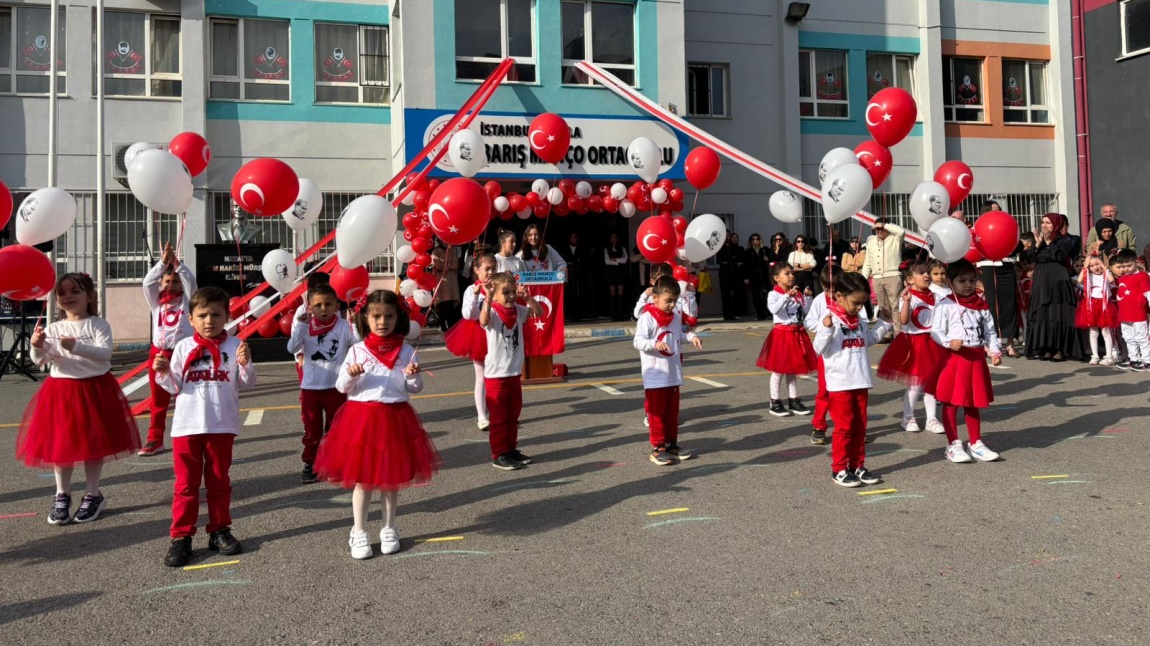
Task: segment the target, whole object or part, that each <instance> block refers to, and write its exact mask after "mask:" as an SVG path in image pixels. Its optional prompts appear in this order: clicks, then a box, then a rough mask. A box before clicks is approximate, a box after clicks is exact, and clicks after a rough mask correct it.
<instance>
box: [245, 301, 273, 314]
mask: <svg viewBox="0 0 1150 646" xmlns="http://www.w3.org/2000/svg"><path fill="white" fill-rule="evenodd" d="M271 306H272V300H271V299H270V298H268V297H267V296H256V297H254V298H252V300H251V301H249V302H248V316H249V317H251V318H252V319H258V318H259V317H261V316H263V315H264V313H265V312H267V311H268V310H269V309H271Z"/></svg>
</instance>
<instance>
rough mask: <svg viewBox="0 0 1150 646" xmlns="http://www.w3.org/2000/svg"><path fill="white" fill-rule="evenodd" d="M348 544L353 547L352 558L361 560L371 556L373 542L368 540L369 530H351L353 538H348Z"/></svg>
mask: <svg viewBox="0 0 1150 646" xmlns="http://www.w3.org/2000/svg"><path fill="white" fill-rule="evenodd" d="M347 544H348V546H349V547H351V558H353V559H357V560H360V561H362V560H364V559H369V558H371V555H372V554H371V543H369V542H368V541H367V532H357V531H355V530H354V529H353V530H351V538H349V539H347Z"/></svg>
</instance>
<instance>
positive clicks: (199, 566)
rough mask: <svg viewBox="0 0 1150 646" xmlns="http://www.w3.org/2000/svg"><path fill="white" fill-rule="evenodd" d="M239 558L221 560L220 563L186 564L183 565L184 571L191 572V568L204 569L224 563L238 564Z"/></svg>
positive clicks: (220, 565)
mask: <svg viewBox="0 0 1150 646" xmlns="http://www.w3.org/2000/svg"><path fill="white" fill-rule="evenodd" d="M239 562H240V561H239V559H236V560H234V561H223V562H222V563H204V564H203V565H188V566H185V567H184V572H191V571H192V570H206V569H208V568H210V567H222V566H224V565H238V564H239Z"/></svg>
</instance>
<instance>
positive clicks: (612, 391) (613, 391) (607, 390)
mask: <svg viewBox="0 0 1150 646" xmlns="http://www.w3.org/2000/svg"><path fill="white" fill-rule="evenodd" d="M591 385H592V386H594V387H596V388H598V389H599V390H602V391H603V392H605V393H607V394H608V395H622V394H623V391H622V390H618V389H616V388H612V387H610V386H608V385H607V384H591Z"/></svg>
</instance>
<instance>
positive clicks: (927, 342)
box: [877, 332, 946, 392]
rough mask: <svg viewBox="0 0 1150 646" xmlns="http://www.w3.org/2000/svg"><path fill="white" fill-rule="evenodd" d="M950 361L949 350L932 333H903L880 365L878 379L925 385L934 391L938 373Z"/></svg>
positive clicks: (881, 360)
mask: <svg viewBox="0 0 1150 646" xmlns="http://www.w3.org/2000/svg"><path fill="white" fill-rule="evenodd" d="M944 361H946V350H945V349H944V348H943V347H942V346H941V345H939V344H938V343H936V342H935V340H934V339H932V338H931V336H930V334H929V333H923V334H907V333H906V332H902V333H900V334H899V335H898V336H896V337H895V338H894V341H892V342H891V344H890V345H889V346H888V347H887V349H886V352H884V353H883V355H882V359H880V360H879V362H878V372H877V374H878V377H879V379H886V380H887V381H897V382H899V383H901V384H906V385H908V386H923V388H924V390H926V391H927V392H933V391H934V389H935V386H936V384H937V383H938V372H939V370H941V369H942V365H943V362H944Z"/></svg>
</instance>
